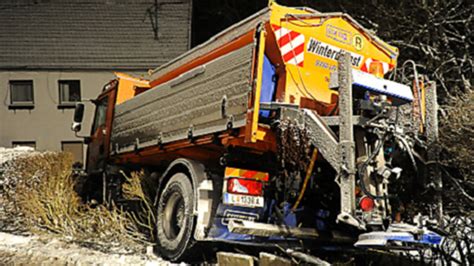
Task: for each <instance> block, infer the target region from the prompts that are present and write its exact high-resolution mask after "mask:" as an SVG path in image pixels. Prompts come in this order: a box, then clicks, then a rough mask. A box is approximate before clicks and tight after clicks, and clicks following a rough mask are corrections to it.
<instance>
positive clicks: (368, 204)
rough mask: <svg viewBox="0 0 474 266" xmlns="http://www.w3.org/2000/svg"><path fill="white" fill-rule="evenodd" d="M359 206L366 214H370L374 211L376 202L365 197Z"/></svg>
mask: <svg viewBox="0 0 474 266" xmlns="http://www.w3.org/2000/svg"><path fill="white" fill-rule="evenodd" d="M359 206H360V208H361V209H362V211H364V212H370V211H372V210H373V209H374V207H375V202H374V200H373V199H371V198H369V197H367V196H363V197H362V198H361V199H360V201H359Z"/></svg>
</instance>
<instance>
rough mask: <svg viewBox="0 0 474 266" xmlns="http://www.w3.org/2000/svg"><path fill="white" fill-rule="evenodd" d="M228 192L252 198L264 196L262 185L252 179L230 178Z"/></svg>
mask: <svg viewBox="0 0 474 266" xmlns="http://www.w3.org/2000/svg"><path fill="white" fill-rule="evenodd" d="M227 192H229V193H236V194H245V195H252V196H261V195H262V183H261V182H259V181H255V180H250V179H239V178H229V179H228V180H227Z"/></svg>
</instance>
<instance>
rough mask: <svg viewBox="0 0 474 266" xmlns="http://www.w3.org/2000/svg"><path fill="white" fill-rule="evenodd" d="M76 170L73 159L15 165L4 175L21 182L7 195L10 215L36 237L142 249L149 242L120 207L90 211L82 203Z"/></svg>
mask: <svg viewBox="0 0 474 266" xmlns="http://www.w3.org/2000/svg"><path fill="white" fill-rule="evenodd" d="M71 165H72V156H71V155H70V154H68V153H53V152H46V153H36V154H33V155H30V156H23V157H19V158H17V159H15V160H13V161H12V162H11V163H10V166H9V167H8V168H7V170H6V171H5V173H4V176H5V177H6V178H8V179H9V180H16V182H15V185H11V186H9V187H8V189H7V193H6V195H7V200H8V202H9V203H11V204H12V205H13V206H14V208H11V209H10V215H11V216H13V217H18V219H21V220H22V222H23V223H24V224H25V225H26V226H27V228H28V229H29V230H32V231H34V232H48V233H53V234H56V235H59V236H62V237H65V238H68V239H71V240H73V241H75V242H79V243H83V244H89V245H94V246H97V247H98V248H101V247H102V248H107V249H110V248H114V247H117V248H120V249H122V247H127V248H128V249H129V250H139V249H142V248H143V245H140V244H143V243H145V242H146V236H145V235H144V234H142V233H141V232H140V230H139V226H138V225H137V224H136V222H135V221H134V219H133V217H132V216H131V215H130V214H129V213H127V212H124V211H122V210H120V209H119V208H117V207H115V206H102V205H99V206H95V207H91V206H90V205H87V204H84V203H82V202H81V199H80V198H79V196H78V195H77V193H76V192H75V191H74V181H73V178H72V177H71V173H72V169H71ZM130 180H132V181H133V179H130ZM132 192H133V193H137V191H132ZM133 193H132V194H133ZM138 193H139V191H138Z"/></svg>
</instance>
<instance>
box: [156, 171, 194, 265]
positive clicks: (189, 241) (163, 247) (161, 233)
mask: <svg viewBox="0 0 474 266" xmlns="http://www.w3.org/2000/svg"><path fill="white" fill-rule="evenodd" d="M193 206H194V193H193V187H192V184H191V181H190V180H189V178H188V177H187V176H186V175H185V174H183V173H176V174H174V175H173V176H172V177H171V179H170V180H169V181H168V183H167V184H166V186H165V188H164V189H163V191H162V192H161V193H160V198H159V201H158V214H157V226H156V229H157V241H158V250H159V251H160V255H161V256H163V257H166V258H167V259H170V260H172V261H178V260H183V259H185V257H186V255H189V254H190V248H191V247H192V246H193V245H194V243H195V241H194V237H193V232H194V216H193ZM185 253H186V254H185Z"/></svg>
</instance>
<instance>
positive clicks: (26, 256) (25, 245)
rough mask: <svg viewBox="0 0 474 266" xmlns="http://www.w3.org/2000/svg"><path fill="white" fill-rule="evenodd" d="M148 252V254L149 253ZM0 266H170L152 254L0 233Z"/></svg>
mask: <svg viewBox="0 0 474 266" xmlns="http://www.w3.org/2000/svg"><path fill="white" fill-rule="evenodd" d="M150 251H151V250H150ZM0 265H147V266H148V265H149V266H151V265H171V264H170V263H169V262H166V261H164V260H163V259H161V258H158V257H157V256H155V255H154V254H153V252H148V253H147V254H134V255H121V254H106V253H103V252H99V251H96V250H93V249H89V248H85V247H81V246H78V245H76V244H72V243H67V242H64V241H61V240H58V239H52V238H40V237H38V236H18V235H13V234H8V233H2V232H0Z"/></svg>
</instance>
